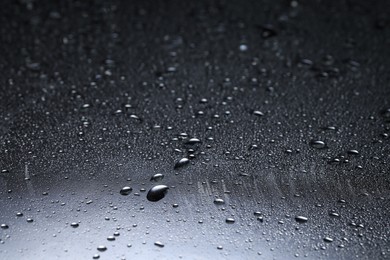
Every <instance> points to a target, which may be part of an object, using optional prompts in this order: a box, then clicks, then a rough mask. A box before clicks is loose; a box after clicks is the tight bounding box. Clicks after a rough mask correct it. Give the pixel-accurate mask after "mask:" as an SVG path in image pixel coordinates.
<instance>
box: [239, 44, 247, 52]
mask: <svg viewBox="0 0 390 260" xmlns="http://www.w3.org/2000/svg"><path fill="white" fill-rule="evenodd" d="M239 49H240V51H243V52H244V51H247V50H248V45H246V44H241V45H240V47H239Z"/></svg>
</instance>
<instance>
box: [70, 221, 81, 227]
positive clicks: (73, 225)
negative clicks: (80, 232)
mask: <svg viewBox="0 0 390 260" xmlns="http://www.w3.org/2000/svg"><path fill="white" fill-rule="evenodd" d="M70 226H71V227H74V228H77V227H79V223H77V222H72V223H71V224H70Z"/></svg>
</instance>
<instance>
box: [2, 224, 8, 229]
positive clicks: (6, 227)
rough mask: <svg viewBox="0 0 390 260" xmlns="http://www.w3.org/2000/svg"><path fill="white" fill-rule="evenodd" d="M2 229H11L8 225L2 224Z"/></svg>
mask: <svg viewBox="0 0 390 260" xmlns="http://www.w3.org/2000/svg"><path fill="white" fill-rule="evenodd" d="M1 228H2V229H8V228H9V227H8V225H7V224H1Z"/></svg>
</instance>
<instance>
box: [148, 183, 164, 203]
mask: <svg viewBox="0 0 390 260" xmlns="http://www.w3.org/2000/svg"><path fill="white" fill-rule="evenodd" d="M168 189H169V188H168V186H166V185H157V186H154V187H153V188H151V189H150V190H149V192H148V194H147V195H146V198H147V199H148V200H149V201H153V202H155V201H159V200H161V199H162V198H164V197H165V194H167V192H168Z"/></svg>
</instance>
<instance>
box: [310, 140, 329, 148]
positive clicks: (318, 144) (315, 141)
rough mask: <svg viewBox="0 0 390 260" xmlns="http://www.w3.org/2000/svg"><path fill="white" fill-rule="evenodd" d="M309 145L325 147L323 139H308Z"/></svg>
mask: <svg viewBox="0 0 390 260" xmlns="http://www.w3.org/2000/svg"><path fill="white" fill-rule="evenodd" d="M310 146H311V147H313V148H316V149H324V148H326V144H325V142H324V141H320V140H311V141H310Z"/></svg>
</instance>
